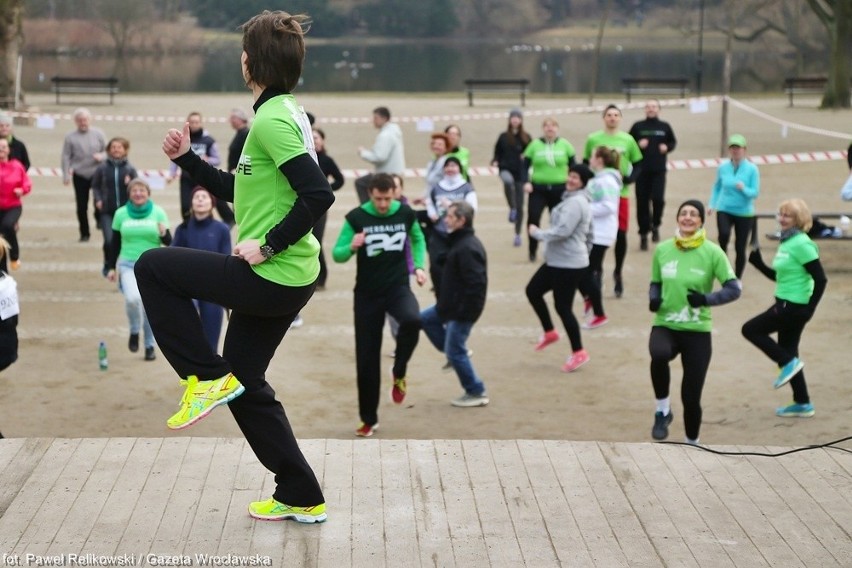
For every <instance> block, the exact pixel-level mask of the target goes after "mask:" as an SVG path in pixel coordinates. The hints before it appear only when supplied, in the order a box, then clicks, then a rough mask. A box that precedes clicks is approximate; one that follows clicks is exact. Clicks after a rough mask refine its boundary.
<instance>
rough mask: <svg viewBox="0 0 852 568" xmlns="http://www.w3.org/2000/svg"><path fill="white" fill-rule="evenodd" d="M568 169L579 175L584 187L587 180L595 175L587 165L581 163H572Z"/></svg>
mask: <svg viewBox="0 0 852 568" xmlns="http://www.w3.org/2000/svg"><path fill="white" fill-rule="evenodd" d="M568 171H569V172H574V173H576V174H577V175H578V176H580V179H581V180H583V187H586V184H587V183H589V180H590V179H592V178H593V177H595V173H594V172H593V171H592V170H591V169H590V168H589V166H587V165H586V164H583V163H579V164H574V165H572V166H571V167H569V168H568Z"/></svg>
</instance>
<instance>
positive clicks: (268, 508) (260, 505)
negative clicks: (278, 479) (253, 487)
mask: <svg viewBox="0 0 852 568" xmlns="http://www.w3.org/2000/svg"><path fill="white" fill-rule="evenodd" d="M248 511H249V515H251V516H252V517H254V518H255V519H259V520H261V521H286V520H287V519H292V520H294V521H297V522H300V523H322V522H325V520H326V519H327V518H328V515H326V514H325V503H320V504H319V505H314V506H313V507H293V506H290V505H285V504H284V503H279V502H278V501H276V500H275V499H272V498H270V499H267V500H266V501H255V502H254V503H249V507H248Z"/></svg>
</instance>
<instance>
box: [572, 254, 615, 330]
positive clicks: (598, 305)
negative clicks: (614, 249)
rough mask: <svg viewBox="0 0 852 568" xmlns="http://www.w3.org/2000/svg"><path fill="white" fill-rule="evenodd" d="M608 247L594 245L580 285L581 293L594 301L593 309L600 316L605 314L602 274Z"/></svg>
mask: <svg viewBox="0 0 852 568" xmlns="http://www.w3.org/2000/svg"><path fill="white" fill-rule="evenodd" d="M608 248H609V247H607V246H604V245H592V250H591V251H590V252H589V269H588V270H587V271H586V273H585V274H584V275H583V278H582V280H581V281H580V285H579V289H580V293H581V294H582V295H583V297H584V298H585V299H587V300H589V301H590V302H591V303H592V309H593V310H594V312H595V315H596V316H598V317H600V316H603V315H605V314H604V309H603V293H602V292H601V286H602V284H603V280H602V278H601V274H602V272H603V261H604V256H605V255H606V249H608Z"/></svg>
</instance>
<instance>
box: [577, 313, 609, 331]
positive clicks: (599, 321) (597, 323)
mask: <svg viewBox="0 0 852 568" xmlns="http://www.w3.org/2000/svg"><path fill="white" fill-rule="evenodd" d="M608 323H609V318H607V317H606V316H593V317H592V319H590V320H589V321H587V322H585V323H584V324H583V329H595V328H598V327H601V326H603V325H606V324H608Z"/></svg>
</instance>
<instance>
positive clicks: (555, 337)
mask: <svg viewBox="0 0 852 568" xmlns="http://www.w3.org/2000/svg"><path fill="white" fill-rule="evenodd" d="M557 341H559V333H558V332H557V331H556V330H555V329H551V330H550V331H545V332H544V335H542V336H541V337H540V338H539V340H538V344H537V345H536V346H535V350H536V351H541V350H542V349H544V348H545V347H547V346H548V345H550V344H551V343H556V342H557Z"/></svg>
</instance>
